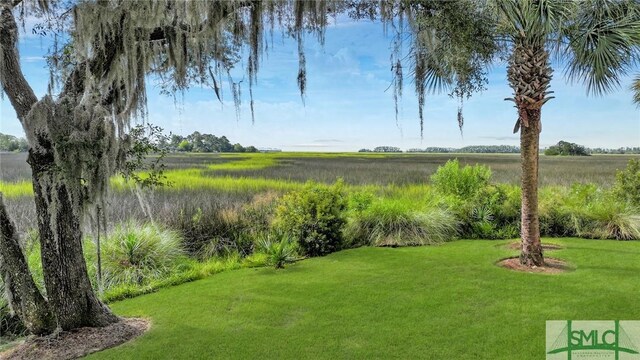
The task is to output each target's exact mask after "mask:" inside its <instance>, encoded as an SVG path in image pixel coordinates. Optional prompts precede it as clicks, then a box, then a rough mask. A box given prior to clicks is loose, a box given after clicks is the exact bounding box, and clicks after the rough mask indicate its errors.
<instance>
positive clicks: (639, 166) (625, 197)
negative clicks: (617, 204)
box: [613, 159, 640, 207]
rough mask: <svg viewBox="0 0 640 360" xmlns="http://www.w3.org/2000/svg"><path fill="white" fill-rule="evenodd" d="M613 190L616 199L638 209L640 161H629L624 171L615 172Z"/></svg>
mask: <svg viewBox="0 0 640 360" xmlns="http://www.w3.org/2000/svg"><path fill="white" fill-rule="evenodd" d="M613 189H614V193H615V195H616V197H617V198H618V199H620V200H622V201H625V202H628V203H630V204H631V205H632V206H636V207H640V160H638V159H631V160H629V163H628V164H627V168H626V169H625V170H621V171H618V172H616V182H615V184H614V186H613Z"/></svg>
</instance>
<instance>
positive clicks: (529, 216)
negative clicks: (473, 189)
mask: <svg viewBox="0 0 640 360" xmlns="http://www.w3.org/2000/svg"><path fill="white" fill-rule="evenodd" d="M521 111H526V112H527V116H528V120H529V124H528V125H529V126H522V127H521V131H520V160H521V166H522V179H521V186H522V207H521V220H520V221H521V228H520V234H521V238H522V239H521V245H522V252H521V254H520V263H521V264H523V265H525V266H542V265H544V258H543V256H542V244H541V243H540V222H539V218H538V157H539V154H538V152H539V148H540V110H539V109H521Z"/></svg>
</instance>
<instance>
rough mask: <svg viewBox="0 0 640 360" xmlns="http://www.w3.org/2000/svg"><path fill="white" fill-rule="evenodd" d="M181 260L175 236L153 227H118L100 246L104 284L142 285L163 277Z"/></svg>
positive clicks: (132, 223) (181, 255) (167, 231)
mask: <svg viewBox="0 0 640 360" xmlns="http://www.w3.org/2000/svg"><path fill="white" fill-rule="evenodd" d="M183 257H184V251H183V250H182V239H181V238H180V237H179V236H178V234H177V233H176V232H173V231H169V230H165V229H162V228H160V227H158V226H156V225H152V224H137V223H135V222H129V223H126V224H122V225H120V226H117V227H116V228H115V229H114V230H113V231H112V232H111V233H110V234H109V235H108V236H107V238H106V239H105V241H104V242H103V245H102V259H103V272H104V283H105V286H106V287H113V286H115V285H119V284H135V285H142V284H144V283H147V282H149V281H151V280H155V279H159V278H162V277H164V276H165V275H166V274H168V273H169V272H171V271H172V269H173V267H174V266H175V265H176V264H177V262H178V261H179V260H180V259H182V258H183Z"/></svg>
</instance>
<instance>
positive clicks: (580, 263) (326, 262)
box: [90, 239, 640, 359]
mask: <svg viewBox="0 0 640 360" xmlns="http://www.w3.org/2000/svg"><path fill="white" fill-rule="evenodd" d="M543 241H547V240H543ZM548 242H552V243H556V244H560V245H562V246H564V247H565V249H563V250H557V251H549V252H547V256H554V257H559V258H563V259H565V260H567V261H569V262H570V263H572V264H573V265H574V266H575V268H576V269H575V271H572V272H568V273H564V274H558V275H544V274H529V273H518V272H513V271H510V270H506V269H503V268H499V267H497V266H495V265H494V263H495V262H496V261H498V260H499V259H501V258H503V257H506V256H510V255H515V254H516V253H515V252H514V251H511V250H507V249H506V248H505V247H504V246H502V245H503V244H506V243H507V242H506V241H480V240H473V241H456V242H452V243H447V244H444V245H441V246H429V247H419V248H398V249H389V248H360V249H354V250H347V251H342V252H339V253H335V254H332V255H330V256H327V257H323V258H315V259H310V260H304V261H302V262H299V263H297V264H295V265H293V266H290V267H288V268H286V269H284V270H279V271H276V270H273V269H268V268H262V269H244V270H236V271H230V272H226V273H222V274H218V275H215V276H212V277H210V278H207V279H204V280H200V281H196V282H193V283H189V284H184V285H180V286H176V287H173V288H168V289H164V290H161V291H159V292H158V293H155V294H151V295H145V296H142V297H138V298H134V299H131V300H126V301H122V302H118V303H114V304H112V307H113V309H114V310H115V311H116V312H117V313H118V314H120V315H122V316H139V317H146V318H149V319H151V321H152V324H153V325H152V328H151V330H150V331H149V332H148V333H146V334H145V335H143V336H142V337H141V338H139V339H137V340H134V341H133V342H131V343H128V344H125V345H123V346H120V347H117V348H114V349H111V350H106V351H104V352H100V353H97V354H94V355H93V356H91V357H90V358H91V359H213V358H220V359H232V358H233V359H258V358H266V359H390V358H395V359H417V358H420V359H542V358H544V357H545V356H544V352H545V321H546V320H559V319H639V318H640V306H638V298H637V294H638V293H639V291H640V282H638V278H637V274H638V273H639V272H640V243H638V242H616V241H593V240H582V239H550V240H548Z"/></svg>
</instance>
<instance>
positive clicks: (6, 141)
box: [0, 133, 29, 152]
mask: <svg viewBox="0 0 640 360" xmlns="http://www.w3.org/2000/svg"><path fill="white" fill-rule="evenodd" d="M28 149H29V145H28V144H27V140H26V139H24V138H18V137H15V136H13V135H7V134H2V133H0V151H15V152H23V151H27V150H28Z"/></svg>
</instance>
